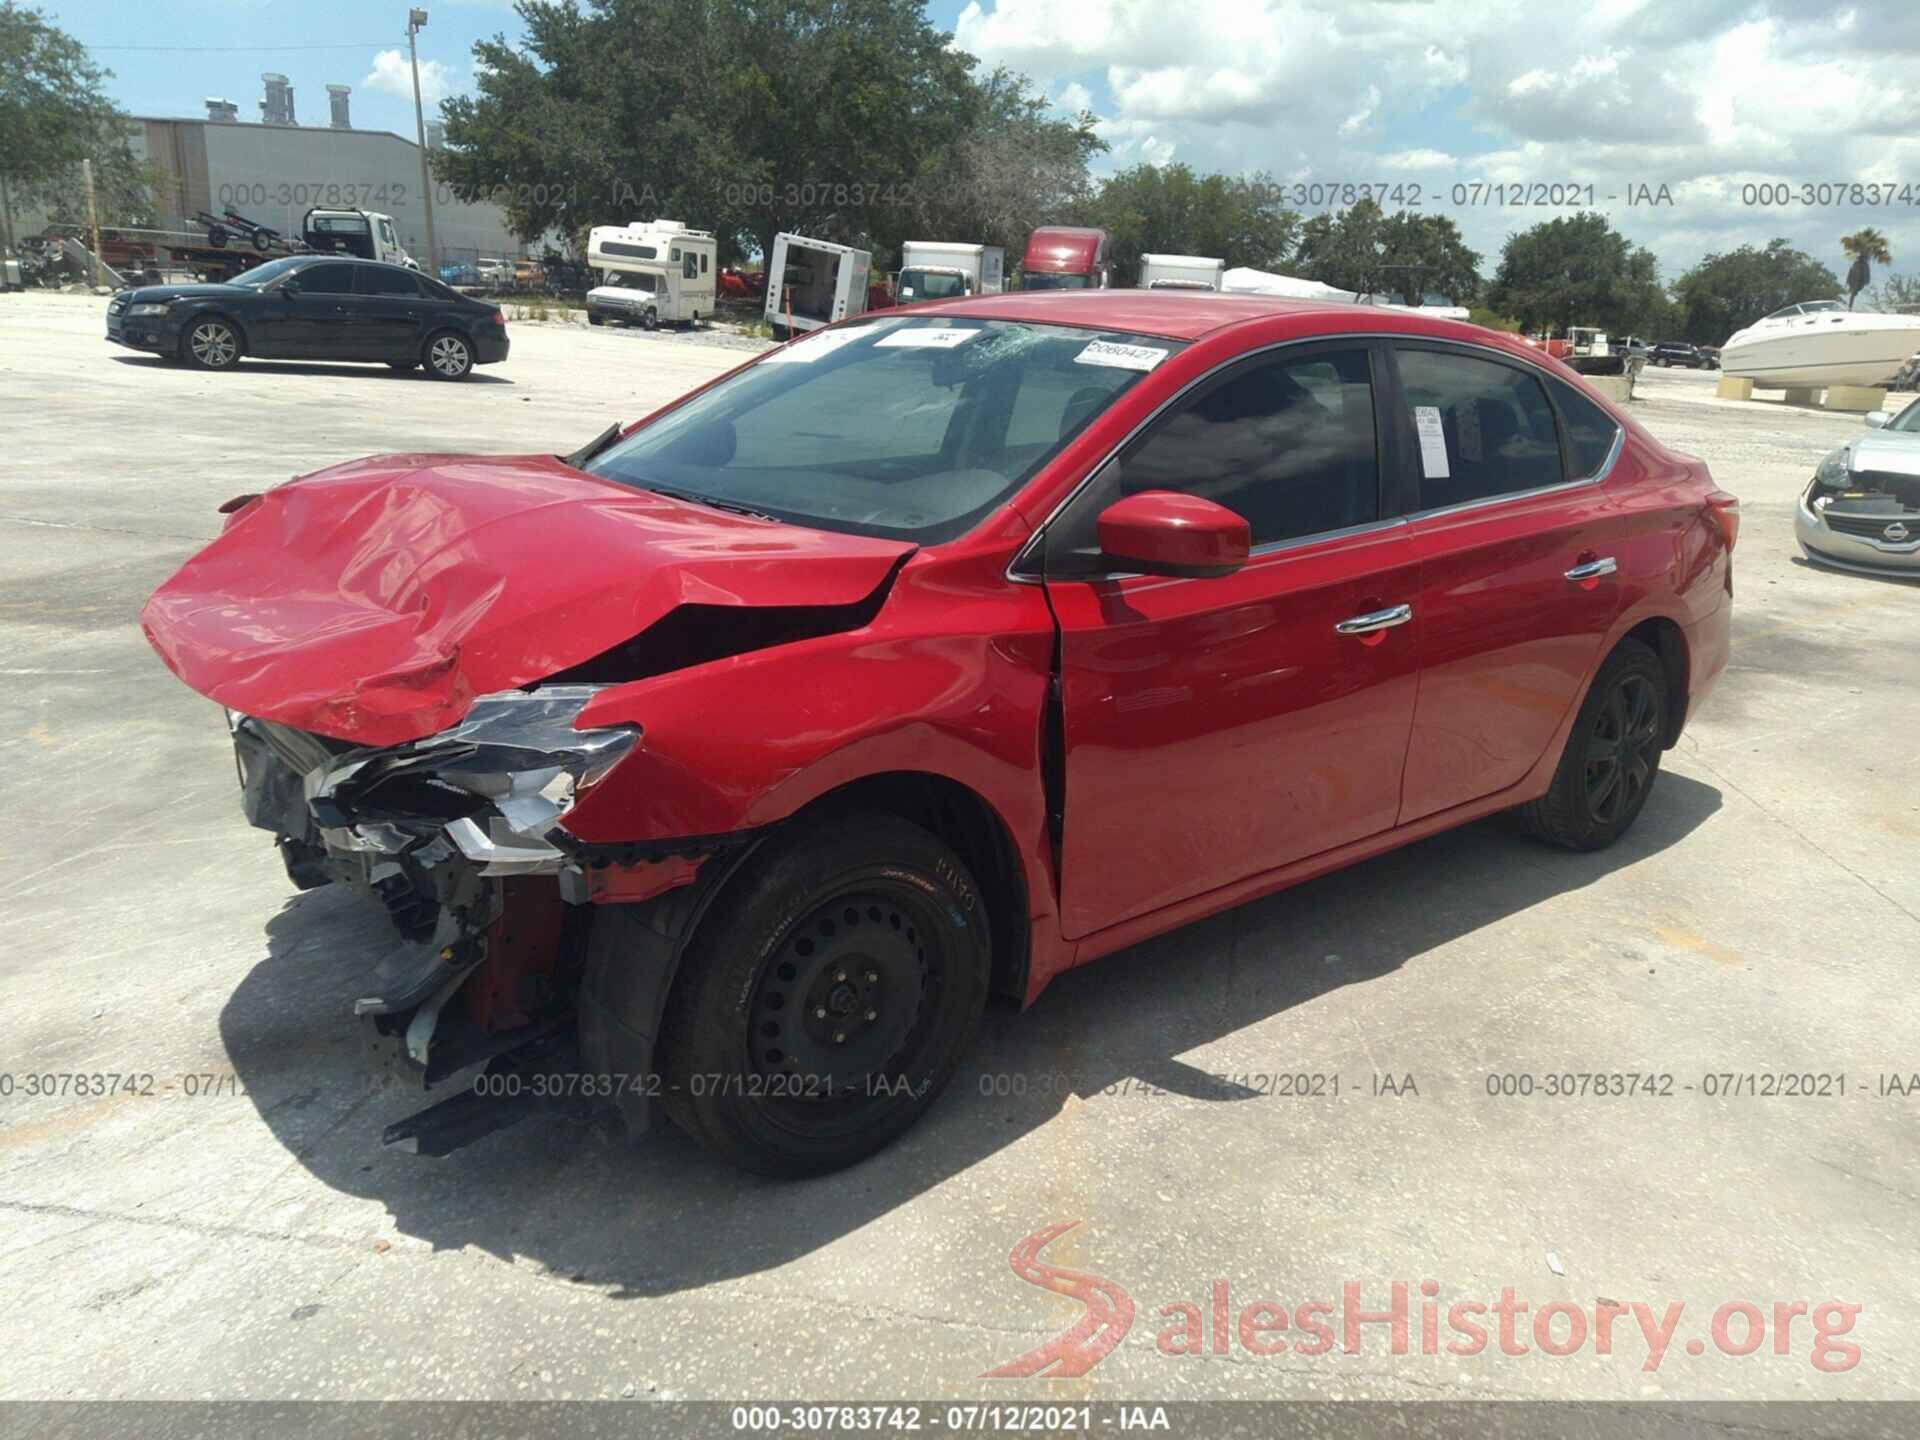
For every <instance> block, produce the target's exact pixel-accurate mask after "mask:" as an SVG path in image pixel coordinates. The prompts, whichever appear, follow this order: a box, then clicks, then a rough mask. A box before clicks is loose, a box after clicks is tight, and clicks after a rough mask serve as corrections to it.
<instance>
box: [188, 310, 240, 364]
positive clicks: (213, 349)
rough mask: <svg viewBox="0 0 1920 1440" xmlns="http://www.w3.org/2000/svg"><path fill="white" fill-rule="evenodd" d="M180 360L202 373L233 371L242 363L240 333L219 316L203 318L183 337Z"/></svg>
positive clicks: (191, 325)
mask: <svg viewBox="0 0 1920 1440" xmlns="http://www.w3.org/2000/svg"><path fill="white" fill-rule="evenodd" d="M180 358H181V359H182V360H184V361H185V362H186V363H187V364H189V365H192V366H194V367H195V368H196V369H200V370H231V369H232V368H233V367H234V366H235V365H237V364H239V362H240V332H239V331H238V330H235V329H234V328H233V325H232V324H231V323H230V322H229V321H226V320H223V319H221V318H220V317H219V316H218V315H203V316H201V317H199V318H198V319H196V320H194V321H193V323H192V324H190V325H189V326H187V333H186V334H184V335H182V336H181V337H180Z"/></svg>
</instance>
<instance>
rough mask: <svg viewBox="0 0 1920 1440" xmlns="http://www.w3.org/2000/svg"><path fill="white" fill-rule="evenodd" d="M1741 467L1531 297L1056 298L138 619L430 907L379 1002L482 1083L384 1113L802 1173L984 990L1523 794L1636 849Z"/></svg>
mask: <svg viewBox="0 0 1920 1440" xmlns="http://www.w3.org/2000/svg"><path fill="white" fill-rule="evenodd" d="M1736 506H1737V502H1736V501H1735V500H1734V498H1733V497H1732V496H1731V495H1728V494H1727V493H1726V492H1724V491H1722V490H1719V489H1717V488H1715V486H1714V483H1713V480H1712V477H1711V476H1710V475H1709V474H1708V473H1707V467H1706V466H1705V465H1704V464H1703V463H1702V462H1701V461H1699V460H1696V459H1693V458H1691V457H1689V456H1686V455H1682V454H1679V453H1677V452H1675V451H1672V450H1669V449H1667V448H1666V447H1665V446H1664V445H1662V444H1661V443H1660V442H1659V441H1657V440H1655V439H1654V438H1653V437H1652V436H1651V435H1649V434H1648V433H1647V432H1646V431H1645V430H1643V429H1641V428H1640V426H1639V425H1638V424H1636V423H1635V422H1634V421H1633V420H1632V419H1631V418H1629V416H1628V415H1627V414H1626V413H1625V412H1624V411H1623V410H1620V409H1618V408H1616V407H1615V406H1613V405H1611V404H1609V403H1608V402H1607V401H1605V400H1603V399H1601V398H1600V397H1599V396H1598V395H1597V394H1595V393H1594V392H1593V391H1592V390H1590V389H1589V388H1587V386H1586V385H1585V384H1583V383H1582V381H1581V380H1580V378H1579V377H1578V376H1577V375H1575V374H1574V373H1573V372H1572V371H1570V370H1568V369H1567V368H1566V367H1564V366H1562V365H1560V364H1558V363H1556V362H1553V361H1550V360H1547V359H1545V358H1544V357H1542V356H1541V354H1540V353H1539V351H1538V350H1534V349H1530V348H1528V347H1527V346H1526V345H1525V344H1523V343H1522V342H1521V341H1520V340H1519V339H1517V338H1516V337H1513V336H1508V335H1499V334H1495V333H1493V332H1490V331H1487V330H1482V329H1479V328H1477V327H1474V326H1469V325H1463V324H1458V323H1455V322H1452V321H1446V320H1437V319H1433V318H1431V317H1427V316H1423V315H1419V314H1416V313H1414V312H1411V311H1397V310H1388V309H1372V308H1366V309H1363V308H1359V307H1355V306H1348V305H1322V306H1310V305H1302V304H1299V303H1298V302H1291V303H1289V302H1271V301H1267V300H1264V299H1261V298H1256V297H1251V296H1233V295H1215V294H1205V295H1187V294H1164V293H1160V292H1156V291H1142V290H1109V291H1098V290H1079V291H1064V292H1063V291H1034V290H1021V291H1016V292H1013V293H1009V294H1004V295H995V296H982V297H976V298H972V299H967V300H957V301H933V302H930V303H928V304H926V305H918V306H914V307H912V308H911V309H908V310H892V311H885V312H882V313H881V314H879V315H876V316H863V317H860V318H859V319H857V320H849V321H846V322H843V323H841V324H839V325H836V326H833V327H831V328H827V329H825V330H823V331H821V332H817V333H815V334H812V335H809V336H803V337H801V338H800V339H797V340H795V341H793V342H792V343H790V344H788V345H785V346H782V347H780V348H778V349H775V350H771V351H769V352H767V353H766V354H765V355H763V356H759V357H756V358H755V359H754V360H752V361H750V362H749V363H747V364H745V365H743V366H741V367H740V368H739V369H736V370H735V371H733V372H732V373H731V374H730V375H728V376H726V377H724V378H722V379H720V380H718V381H715V382H713V383H711V384H708V385H705V386H704V387H702V388H701V389H699V390H697V391H695V392H693V393H692V394H690V395H689V396H687V397H685V398H683V399H682V400H680V401H679V402H677V403H675V404H672V405H669V406H666V407H664V408H663V409H661V410H660V411H658V412H657V413H656V414H654V415H652V416H650V417H649V418H648V419H646V420H644V421H642V422H640V423H639V424H637V425H633V426H629V427H628V428H627V429H625V430H624V431H622V430H620V429H619V428H618V427H609V429H608V431H607V432H605V433H604V434H602V435H601V436H600V437H599V438H598V439H597V440H596V441H594V442H593V443H591V444H589V445H586V446H584V447H583V448H582V449H580V450H578V451H576V452H574V453H573V454H571V455H567V456H556V455H552V454H531V455H476V456H458V455H420V454H403V455H388V456H383V457H375V458H373V459H368V460H359V461H354V462H351V463H348V464H342V465H336V466H333V467H331V468H329V469H325V470H321V471H318V472H316V473H314V474H311V475H307V476H305V477H302V478H300V479H296V480H293V481H291V482H289V483H287V484H284V485H280V486H278V487H276V488H273V489H269V490H267V491H266V492H265V493H264V494H261V495H255V496H248V497H245V498H244V499H243V500H241V502H240V503H238V504H236V505H232V506H231V507H230V514H229V516H228V521H227V526H226V529H225V531H224V533H223V534H221V536H220V537H219V538H218V539H216V540H214V541H213V542H212V543H211V544H210V545H208V546H207V547H206V548H205V549H203V550H202V551H201V552H200V553H199V554H198V555H196V556H195V557H194V558H193V559H191V560H189V561H188V562H187V564H186V565H185V567H184V568H183V569H181V571H180V572H179V573H178V574H177V575H175V576H174V577H173V578H172V579H171V580H169V581H167V582H166V584H164V585H162V586H161V587H160V589H159V590H158V591H157V592H156V593H155V594H154V596H153V597H152V599H151V600H149V601H148V603H147V606H146V609H145V611H144V613H143V616H142V620H143V623H144V626H145V629H146V633H147V637H148V639H149V640H150V641H151V642H152V644H153V646H154V647H155V649H156V650H158V652H159V653H160V655H161V656H162V658H163V659H164V660H165V661H166V663H167V665H168V666H169V667H170V668H171V669H172V670H173V672H174V673H175V674H176V675H178V676H179V677H180V678H181V679H182V680H183V681H185V682H186V683H187V684H188V685H190V686H192V687H193V688H194V689H195V690H197V691H199V692H200V693H201V694H203V695H206V696H208V697H209V698H211V699H213V700H215V701H217V702H219V703H220V704H221V705H223V706H225V707H226V710H227V713H228V715H229V717H230V724H231V727H232V735H233V743H234V746H235V748H236V750H237V752H238V758H239V763H240V774H241V778H242V801H243V804H244V807H245V811H246V814H247V817H248V819H249V820H250V821H251V822H252V823H253V824H254V825H255V826H257V827H259V828H261V829H263V830H265V831H267V832H268V833H270V834H272V835H273V836H275V837H276V842H277V844H278V846H279V848H280V851H281V854H282V855H283V856H284V857H285V859H286V862H287V866H288V871H289V876H290V878H291V880H292V881H293V883H294V884H296V885H299V886H301V887H306V886H311V885H320V884H326V883H334V884H339V885H342V886H345V887H348V888H350V889H352V890H355V891H357V892H359V893H360V894H362V895H363V896H364V897H366V898H367V899H368V900H370V901H372V902H375V903H379V904H381V905H383V906H385V908H386V910H387V914H388V916H389V917H390V918H391V920H392V921H393V924H394V928H395V944H394V948H393V950H392V953H391V954H390V955H388V956H387V957H386V958H385V960H384V961H383V962H382V963H381V965H380V967H379V968H378V970H377V971H376V970H370V971H369V972H368V974H369V978H368V980H367V982H366V984H365V986H364V987H363V988H358V989H355V990H353V991H351V992H349V993H352V994H354V995H356V996H357V997H359V998H358V999H356V1001H355V1010H356V1013H358V1014H361V1015H364V1016H367V1017H369V1019H370V1021H371V1022H372V1026H373V1029H374V1032H375V1035H376V1037H377V1042H378V1044H379V1045H380V1047H381V1048H382V1049H383V1050H384V1051H385V1052H386V1053H388V1054H389V1055H390V1056H392V1057H393V1063H394V1064H396V1065H398V1066H400V1067H402V1068H403V1069H405V1070H406V1071H407V1072H408V1073H411V1074H412V1075H413V1076H414V1077H415V1078H416V1079H418V1080H419V1081H421V1082H423V1083H426V1084H448V1085H449V1088H450V1089H451V1090H452V1091H453V1092H454V1093H453V1094H452V1097H451V1098H449V1099H447V1100H443V1101H442V1102H441V1103H440V1104H438V1105H435V1106H432V1107H430V1108H428V1109H427V1110H424V1111H422V1112H420V1113H419V1114H417V1115H415V1116H412V1117H410V1118H408V1119H406V1120H402V1121H399V1122H396V1123H395V1124H394V1125H393V1126H391V1127H389V1129H388V1131H387V1132H386V1134H387V1138H388V1140H389V1141H392V1142H395V1143H404V1144H407V1145H409V1146H411V1147H413V1148H416V1149H417V1150H419V1151H421V1152H423V1153H427V1154H444V1153H445V1152H446V1151H447V1150H449V1149H452V1148H454V1147H455V1146H457V1145H460V1144H464V1143H466V1142H467V1141H469V1140H473V1139H475V1138H478V1137H479V1136H481V1135H484V1134H486V1133H488V1132H489V1131H491V1130H494V1129H497V1128H499V1127H500V1126H501V1125H504V1124H507V1123H510V1122H512V1121H514V1120H517V1119H520V1118H522V1117H523V1116H524V1115H526V1114H527V1113H528V1111H529V1110H530V1109H531V1108H532V1107H533V1106H534V1105H535V1104H536V1103H537V1102H536V1098H535V1097H536V1096H537V1095H538V1094H540V1093H552V1094H565V1095H569V1096H589V1097H604V1098H605V1099H606V1100H608V1101H610V1102H611V1103H612V1104H613V1105H614V1106H615V1107H616V1108H617V1109H618V1110H619V1112H620V1113H621V1114H622V1115H623V1116H624V1117H625V1118H626V1120H627V1121H628V1122H629V1124H630V1125H631V1126H633V1127H635V1128H638V1127H640V1126H643V1125H644V1124H645V1123H646V1120H647V1118H648V1116H649V1114H650V1113H651V1112H652V1111H653V1109H654V1108H655V1107H656V1105H657V1106H658V1107H659V1108H660V1109H663V1110H664V1111H665V1112H666V1114H667V1115H668V1116H669V1117H671V1118H672V1120H673V1121H674V1122H675V1123H676V1124H678V1125H679V1126H680V1127H681V1128H683V1129H684V1130H685V1131H686V1132H687V1133H688V1134H689V1135H691V1136H693V1137H694V1138H696V1139H697V1140H699V1141H701V1142H702V1143H704V1144H706V1145H708V1146H711V1147H712V1148H713V1149H715V1150H717V1151H718V1152H720V1153H721V1154H723V1155H726V1156H728V1157H730V1158H731V1159H733V1160H735V1161H737V1162H738V1163H740V1164H742V1165H745V1166H748V1167H751V1168H754V1169H758V1170H766V1171H775V1172H781V1173H789V1174H791V1173H806V1172H817V1171H822V1170H828V1169H832V1168H834V1167H836V1166H840V1165H845V1164H848V1163H850V1162H852V1161H854V1160H857V1159H859V1158H860V1157H862V1156H864V1155H866V1154H868V1153H870V1152H872V1151H873V1150H875V1149H877V1148H879V1147H880V1146H882V1145H884V1144H886V1143H887V1142H888V1141H889V1140H891V1139H893V1138H894V1137H895V1136H897V1135H899V1134H901V1133H902V1132H903V1131H905V1130H906V1129H907V1127H908V1126H909V1125H911V1124H912V1123H913V1122H914V1120H915V1119H916V1118H917V1117H918V1116H919V1115H920V1114H922V1113H923V1112H924V1111H925V1109H926V1108H927V1106H929V1105H931V1104H932V1103H933V1100H934V1098H935V1096H936V1095H937V1094H938V1093H939V1091H940V1089H941V1087H942V1086H943V1085H945V1084H946V1083H947V1081H948V1079H949V1078H950V1077H951V1076H952V1075H953V1073H954V1071H955V1068H956V1066H957V1065H958V1064H959V1063H960V1060H961V1057H962V1056H963V1055H964V1054H965V1052H966V1050H967V1046H968V1042H969V1039H970V1037H971V1036H972V1034H973V1032H974V1029H975V1027H976V1025H977V1024H978V1022H979V1020H980V1017H981V1013H982V1009H983V1007H984V1006H985V1004H986V1001H987V998H988V996H989V995H990V994H998V995H1002V996H1005V997H1008V998H1010V999H1012V1000H1015V1001H1019V1002H1027V1003H1030V1002H1032V1001H1033V1000H1034V999H1035V998H1037V997H1038V996H1039V995H1040V993H1041V992H1042V991H1043V990H1044V989H1045V988H1046V987H1047V985H1048V984H1049V982H1051V981H1052V980H1054V979H1055V978H1057V977H1058V976H1059V975H1061V974H1062V973H1063V972H1065V971H1066V970H1068V969H1071V968H1072V967H1074V966H1076V965H1080V964H1083V963H1085V962H1087V961H1090V960H1093V959H1095V958H1096V957H1098V956H1101V955H1105V954H1108V953H1110V952H1112V951H1115V950H1119V949H1121V948H1123V947H1125V946H1129V945H1133V944H1135V943H1137V942H1139V941H1142V940H1145V939H1147V938H1148V937H1150V936H1153V935H1157V934H1160V933H1162V932H1164V931H1167V930H1171V929H1173V928H1174V927H1176V926H1179V925H1183V924H1186V923H1188V922H1190V921H1193V920H1196V919H1199V918H1200V917H1202V916H1206V915H1211V914H1214V913H1216V912H1218V911H1221V910H1225V909H1227V908H1228V907H1229V906H1233V905H1237V904H1240V903H1241V902H1243V901H1246V900H1250V899H1253V898H1254V897H1256V896H1259V895H1264V894H1267V893H1268V892H1270V891H1274V890H1278V889H1280V888H1282V887H1283V886H1288V885H1294V884H1297V883H1299V882H1301V881H1303V880H1307V879H1310V878H1312V877H1314V876H1316V875H1319V874H1322V873H1324V872H1326V871H1329V870H1332V869H1335V868H1338V867H1340V866H1344V865H1350V864H1353V863H1354V862H1356V861H1360V860H1364V859H1366V858H1368V857H1369V856H1373V855H1377V854H1379V853H1381V852H1382V851H1385V850H1389V849H1392V848H1393V847H1395V846H1398V845H1404V844H1407V843H1408V842H1410V841H1414V840H1418V839H1420V838H1422V837H1424V836H1427V835H1431V834H1434V833H1435V832H1437V831H1441V830H1445V829H1448V828H1450V827H1453V826H1457V825H1461V824H1464V823H1466V822H1468V821H1471V820H1475V819H1478V818H1479V817H1481V816H1485V815H1490V814H1493V813H1495V812H1500V811H1512V812H1514V813H1515V814H1516V815H1517V817H1518V820H1519V822H1520V823H1521V824H1522V825H1523V826H1524V827H1525V828H1527V829H1528V830H1530V831H1532V833H1534V834H1535V835H1537V836H1539V837H1541V838H1542V839H1544V840H1547V841H1550V842H1552V843H1554V844H1556V845H1560V846H1565V847H1568V848H1571V849H1574V850H1594V849H1598V848H1600V847H1601V846H1604V845H1609V844H1611V843H1612V842H1613V841H1615V840H1617V839H1618V838H1619V837H1620V836H1621V835H1622V834H1624V833H1625V832H1626V830H1627V829H1628V827H1629V826H1631V825H1632V824H1633V823H1634V819H1635V817H1636V816H1637V815H1639V813H1640V812H1641V810H1642V808H1643V807H1644V806H1645V805H1646V804H1647V803H1648V800H1649V797H1650V796H1652V795H1653V793H1654V789H1655V782H1656V781H1657V779H1658V777H1659V766H1660V761H1661V755H1662V752H1664V751H1665V750H1667V749H1668V748H1670V747H1671V746H1673V745H1674V744H1675V743H1677V741H1678V739H1679V737H1680V734H1681V730H1682V727H1683V726H1684V725H1685V724H1686V723H1687V722H1688V721H1689V720H1690V719H1691V718H1692V717H1693V715H1694V714H1695V712H1696V711H1697V710H1698V709H1699V707H1700V705H1701V703H1702V702H1703V701H1704V700H1705V699H1706V697H1707V694H1708V692H1709V690H1711V689H1712V687H1713V684H1714V681H1715V679H1716V678H1717V677H1718V675H1719V674H1720V672H1721V670H1722V669H1723V667H1724V666H1725V664H1726V660H1727V651H1728V635H1729V617H1730V614H1731V609H1732V588H1733V582H1732V551H1733V547H1734V541H1735V538H1736V535H1737V532H1738V518H1739V517H1738V511H1737V508H1736ZM1591 873H1592V872H1591V870H1590V869H1570V870H1569V871H1568V872H1567V874H1568V876H1569V883H1573V881H1575V880H1577V879H1578V878H1579V877H1581V876H1585V875H1590V874H1591ZM1484 883H1485V884H1487V885H1489V886H1497V885H1499V884H1501V883H1503V882H1502V877H1500V876H1498V875H1491V874H1490V875H1488V876H1486V877H1485V878H1484ZM313 958H314V959H315V961H316V962H317V961H318V960H320V959H322V958H324V959H325V960H326V961H327V962H328V963H330V964H332V963H337V962H338V959H339V957H336V956H325V957H319V956H316V957H313ZM1279 958H1280V959H1281V960H1283V961H1284V959H1285V957H1279ZM1115 983H1125V981H1124V977H1120V978H1119V979H1118V980H1117V981H1116V982H1115ZM335 988H336V989H337V988H338V987H335ZM275 1023H276V1025H279V1026H280V1027H281V1030H282V1031H283V1032H284V1039H285V1045H286V1047H287V1049H288V1050H289V1053H293V1052H295V1051H297V1050H298V1045H297V1044H296V1043H295V1041H294V1039H293V1030H292V1028H291V1027H292V1026H293V1025H294V1023H295V1021H294V1018H293V1017H292V1015H291V1014H290V1013H288V1014H280V1015H276V1017H275ZM478 1065H486V1066H488V1067H489V1070H488V1072H486V1076H491V1077H493V1078H494V1079H498V1080H499V1083H498V1084H494V1083H492V1080H491V1079H490V1080H489V1083H488V1084H487V1085H484V1086H482V1085H478V1084H475V1083H473V1082H472V1070H473V1067H475V1066H478ZM555 1074H558V1075H561V1076H571V1077H572V1079H573V1080H574V1081H576V1082H581V1083H579V1084H577V1085H568V1086H566V1087H565V1088H564V1089H553V1090H551V1091H545V1092H543V1091H542V1089H541V1087H540V1086H538V1085H536V1084H535V1081H534V1078H533V1077H535V1076H538V1077H540V1078H541V1079H542V1081H543V1082H544V1081H545V1080H546V1079H548V1078H550V1077H551V1076H552V1075H555ZM486 1076H483V1078H486ZM456 1077H460V1078H459V1079H456ZM1196 1113H1198V1112H1196ZM983 1115H984V1112H983ZM976 1119H977V1120H978V1121H979V1123H984V1119H982V1118H981V1117H976ZM1194 1123H1196V1124H1201V1125H1204V1124H1206V1123H1207V1121H1206V1120H1205V1119H1204V1118H1201V1119H1198V1120H1196V1121H1195V1122H1194ZM1199 1143H1200V1144H1201V1145H1202V1148H1204V1146H1205V1142H1199Z"/></svg>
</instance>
